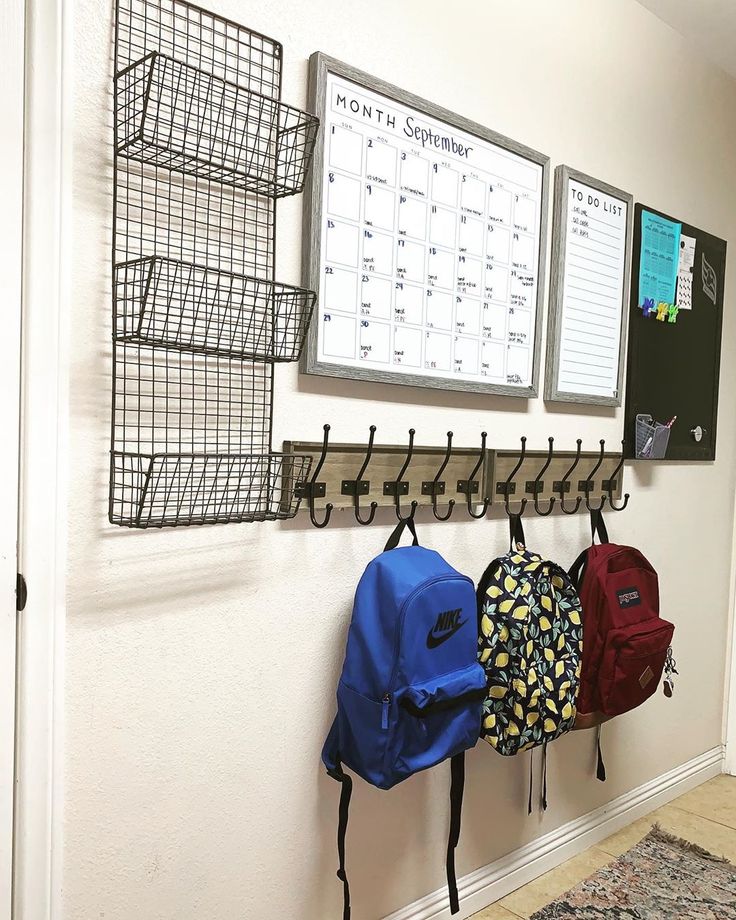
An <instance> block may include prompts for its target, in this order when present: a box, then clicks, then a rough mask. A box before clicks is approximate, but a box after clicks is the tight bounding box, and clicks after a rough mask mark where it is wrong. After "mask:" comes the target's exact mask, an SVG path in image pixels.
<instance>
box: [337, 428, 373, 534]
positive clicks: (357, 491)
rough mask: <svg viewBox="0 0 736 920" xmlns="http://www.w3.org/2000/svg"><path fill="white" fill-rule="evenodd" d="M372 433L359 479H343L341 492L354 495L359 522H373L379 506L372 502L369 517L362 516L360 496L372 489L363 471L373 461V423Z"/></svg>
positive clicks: (355, 511) (354, 508)
mask: <svg viewBox="0 0 736 920" xmlns="http://www.w3.org/2000/svg"><path fill="white" fill-rule="evenodd" d="M369 430H370V435H369V436H368V451H367V453H366V455H365V459H364V460H363V465H362V466H361V468H360V472H359V473H358V477H357V479H343V481H342V488H341V490H340V491H341V493H342V494H343V495H352V496H353V514H354V515H355V520H356V521H357V522H358V523H359V524H372V523H373V518H374V517H375V516H376V510H377V508H378V502H371V507H370V511H369V512H368V517H367V518H365V519H364V518H362V517H361V515H360V496H361V495H367V494H368V492H369V491H370V487H371V484H370V480H368V479H363V473H365V471H366V468H367V466H368V464H369V463H370V462H371V455H372V454H373V438H374V436H375V434H376V426H375V425H371V427H370V429H369Z"/></svg>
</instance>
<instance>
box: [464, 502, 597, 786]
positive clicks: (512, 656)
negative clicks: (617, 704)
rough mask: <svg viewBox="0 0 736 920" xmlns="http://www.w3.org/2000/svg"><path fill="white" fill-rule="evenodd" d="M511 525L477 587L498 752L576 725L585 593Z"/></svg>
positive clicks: (485, 733)
mask: <svg viewBox="0 0 736 920" xmlns="http://www.w3.org/2000/svg"><path fill="white" fill-rule="evenodd" d="M509 523H510V530H511V548H510V550H509V552H508V553H506V555H505V556H501V557H500V558H498V559H494V561H493V562H492V563H491V564H490V565H489V566H488V568H487V569H486V571H485V573H484V575H483V577H482V578H481V580H480V584H479V585H478V589H477V593H476V597H477V601H478V644H479V648H478V656H479V660H480V663H481V664H482V665H483V668H484V669H485V672H486V680H487V692H486V699H485V701H484V703H483V722H482V726H481V738H484V739H485V740H486V741H487V742H488V743H489V744H490V745H492V747H494V748H495V749H496V750H497V751H498V753H499V754H504V755H511V754H517V753H518V752H519V751H525V750H528V749H529V748H533V747H536V746H537V745H544V746H545V754H546V744H547V743H548V742H550V741H553V740H554V739H555V738H558V737H559V736H560V735H562V734H563V733H564V732H567V731H570V730H571V729H572V727H573V725H574V723H575V712H576V710H575V701H576V699H577V694H578V686H579V682H580V670H581V661H582V646H583V628H582V615H581V607H580V598H579V597H578V594H577V591H576V590H575V586H574V585H573V583H572V581H571V579H570V576H569V575H568V574H567V572H565V570H564V569H562V568H561V567H560V566H559V565H557V564H556V563H554V562H549V561H546V560H544V559H542V557H541V556H537V555H536V554H535V553H532V552H530V551H529V550H528V549H526V547H525V545H524V532H523V529H522V526H521V518H520V517H519V515H518V514H512V515H510V521H509ZM545 772H546V757H545ZM545 785H546V784H545ZM530 799H531V794H530ZM544 799H546V794H545V796H544ZM545 804H546V803H545Z"/></svg>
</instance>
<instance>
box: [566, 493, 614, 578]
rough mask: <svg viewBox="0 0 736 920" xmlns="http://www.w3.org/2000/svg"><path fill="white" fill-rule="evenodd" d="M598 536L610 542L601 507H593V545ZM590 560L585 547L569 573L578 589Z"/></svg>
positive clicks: (602, 541) (591, 527)
mask: <svg viewBox="0 0 736 920" xmlns="http://www.w3.org/2000/svg"><path fill="white" fill-rule="evenodd" d="M596 536H597V537H598V539H599V540H600V542H601V543H610V540H609V539H608V529H607V528H606V523H605V521H604V520H603V514H602V512H601V510H600V508H594V509H591V512H590V543H591V546H593V545H595V538H596ZM587 562H588V550H587V549H584V550H583V551H582V553H580V555H579V556H578V558H577V559H576V560H575V562H573V564H572V565H571V566H570V570H569V573H568V574H569V575H570V579H571V580H572V583H573V584H574V585H575V587H576V589H577V590H578V591H579V590H580V586H581V585H582V583H583V576H584V575H585V566H586V564H587Z"/></svg>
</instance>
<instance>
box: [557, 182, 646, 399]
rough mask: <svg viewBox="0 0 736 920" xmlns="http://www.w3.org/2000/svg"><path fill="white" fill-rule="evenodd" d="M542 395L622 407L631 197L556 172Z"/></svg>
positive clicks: (619, 191)
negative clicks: (545, 358)
mask: <svg viewBox="0 0 736 920" xmlns="http://www.w3.org/2000/svg"><path fill="white" fill-rule="evenodd" d="M553 210H554V215H553V221H552V260H551V262H552V264H551V269H550V288H549V323H548V331H547V362H546V373H545V389H544V397H545V399H548V400H551V401H557V402H568V403H583V404H587V405H596V406H620V405H621V396H622V381H623V369H624V357H625V349H626V320H627V316H628V311H627V303H628V296H629V283H630V275H631V234H632V226H633V224H632V221H633V197H632V196H631V195H630V194H628V192H622V191H621V189H617V188H615V187H614V186H612V185H608V183H606V182H601V181H600V180H599V179H594V178H593V177H592V176H587V175H585V173H581V172H578V171H577V170H575V169H571V168H570V167H569V166H558V167H557V169H556V170H555V194H554V208H553Z"/></svg>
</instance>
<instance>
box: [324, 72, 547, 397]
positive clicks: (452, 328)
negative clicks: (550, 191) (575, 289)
mask: <svg viewBox="0 0 736 920" xmlns="http://www.w3.org/2000/svg"><path fill="white" fill-rule="evenodd" d="M320 114H321V115H322V124H323V132H324V134H323V137H324V151H323V168H322V176H321V202H320V203H321V218H320V221H321V222H320V226H319V228H317V227H316V226H315V227H314V228H313V233H314V232H316V231H317V230H318V232H319V244H320V247H319V261H318V266H317V270H318V272H319V278H318V285H319V291H318V296H319V301H318V302H319V308H318V316H317V317H316V319H315V322H316V323H317V324H318V330H317V331H318V335H317V347H316V361H317V362H318V363H319V364H320V365H322V366H324V365H332V366H337V367H340V368H342V369H343V370H342V373H344V375H345V376H351V370H352V369H355V370H360V371H361V372H364V371H375V372H377V373H376V379H382V380H386V379H391V376H392V375H396V377H397V382H401V380H400V378H401V377H405V376H406V375H411V378H412V379H411V381H410V382H412V383H420V384H421V383H422V382H425V381H428V380H432V381H434V384H433V385H436V386H437V385H439V386H441V385H442V381H451V383H448V385H449V386H454V388H463V385H464V384H465V385H467V384H471V385H470V386H468V387H467V388H468V389H485V388H486V387H485V386H478V385H479V384H480V385H487V389H488V390H493V388H494V387H503V388H504V389H505V390H506V391H508V389H509V388H510V387H511V388H515V389H518V390H519V391H520V393H521V395H528V394H529V390H530V389H531V386H532V381H533V379H534V378H533V374H534V361H535V354H534V352H535V332H536V323H537V304H538V286H539V262H540V237H541V227H542V220H543V207H542V202H543V191H544V182H543V178H544V172H543V166H542V164H541V163H539V162H534V161H533V160H531V159H529V158H526V157H524V156H522V155H520V154H518V153H516V152H514V151H512V150H509V149H506V148H505V147H503V146H501V145H497V144H495V143H492V142H490V141H489V140H487V139H484V138H482V137H480V136H477V135H475V134H472V133H469V132H467V131H464V130H462V129H460V128H459V127H457V126H455V125H452V124H448V123H446V122H444V121H441V120H439V119H437V118H435V117H433V116H431V115H430V114H427V113H425V112H423V111H421V110H417V108H416V107H413V106H411V105H407V104H405V103H403V102H402V101H399V100H398V99H395V98H388V97H387V96H386V95H383V94H381V93H379V92H376V91H374V90H373V89H371V88H369V87H367V86H364V85H362V84H361V85H359V84H358V83H355V82H353V81H351V80H349V79H347V78H346V77H344V76H342V75H340V74H337V73H334V72H332V71H329V70H328V72H327V75H326V88H325V97H324V108H323V112H321V113H320ZM315 181H316V182H319V177H316V178H315ZM315 286H316V285H315ZM352 375H353V376H363V377H364V376H366V374H365V373H354V374H352ZM387 375H391V376H388V377H387ZM417 378H424V380H422V379H417ZM407 382H408V381H407ZM473 385H475V386H473Z"/></svg>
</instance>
